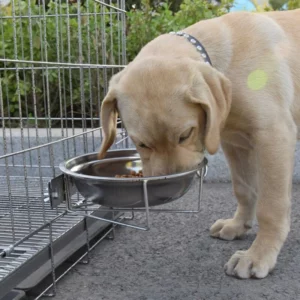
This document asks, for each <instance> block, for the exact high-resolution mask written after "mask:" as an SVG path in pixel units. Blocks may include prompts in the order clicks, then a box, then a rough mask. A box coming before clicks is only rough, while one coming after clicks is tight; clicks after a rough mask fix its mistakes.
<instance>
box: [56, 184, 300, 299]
mask: <svg viewBox="0 0 300 300" xmlns="http://www.w3.org/2000/svg"><path fill="white" fill-rule="evenodd" d="M194 194H195V188H194V189H192V190H191V192H190V193H189V195H188V196H187V197H186V198H184V199H182V200H180V201H178V202H177V203H174V204H173V205H175V206H176V207H177V205H178V206H184V207H191V206H192V204H195V201H194V197H193V196H194ZM299 202H300V186H299V185H294V188H293V210H292V229H291V232H290V235H289V237H288V240H287V242H286V244H285V246H284V248H283V251H282V252H281V254H280V256H279V259H278V264H277V267H276V269H275V270H274V271H273V273H272V274H271V275H269V276H268V277H267V278H265V279H262V280H253V279H252V280H239V279H235V278H232V277H228V276H226V275H225V273H224V271H223V265H224V264H225V263H226V262H227V260H228V259H229V258H230V256H231V255H232V254H233V253H234V252H235V251H236V250H241V249H246V248H248V247H249V246H250V244H251V242H252V241H253V239H254V237H255V232H256V230H257V227H255V228H253V229H252V230H251V231H250V232H249V233H248V235H247V236H246V237H245V238H243V239H241V240H237V241H231V242H227V241H222V240H218V239H213V238H211V237H209V233H208V230H209V227H210V225H211V224H212V223H213V222H214V221H215V220H216V219H218V218H227V217H230V216H231V215H232V213H233V212H234V209H235V199H234V198H233V195H232V191H231V185H230V184H224V183H218V184H209V183H206V184H205V185H204V194H203V200H202V203H201V212H200V213H199V214H189V215H183V214H162V213H161V214H156V215H151V216H152V219H151V230H150V231H148V232H142V231H137V230H134V229H129V228H124V227H122V228H118V229H117V231H116V237H115V240H113V241H109V240H105V241H104V242H103V243H101V244H100V245H99V246H98V247H97V248H95V249H94V250H93V252H92V254H91V263H90V264H89V265H78V266H77V267H75V269H74V270H73V271H71V273H69V274H68V275H67V276H66V277H65V278H64V279H63V280H62V281H61V282H60V283H59V285H58V291H57V292H58V294H57V296H56V298H55V299H57V300H73V299H76V300H83V299H84V300H119V299H120V300H121V299H122V300H124V299H126V300H214V299H221V300H236V299H238V300H259V299H264V300H297V299H300V284H299V279H300V269H299V265H300V251H299V246H300V233H299V229H300V205H299V204H300V203H299ZM136 221H137V222H138V223H141V222H142V221H143V218H142V216H138V217H137V220H136Z"/></svg>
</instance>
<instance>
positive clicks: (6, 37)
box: [0, 0, 122, 126]
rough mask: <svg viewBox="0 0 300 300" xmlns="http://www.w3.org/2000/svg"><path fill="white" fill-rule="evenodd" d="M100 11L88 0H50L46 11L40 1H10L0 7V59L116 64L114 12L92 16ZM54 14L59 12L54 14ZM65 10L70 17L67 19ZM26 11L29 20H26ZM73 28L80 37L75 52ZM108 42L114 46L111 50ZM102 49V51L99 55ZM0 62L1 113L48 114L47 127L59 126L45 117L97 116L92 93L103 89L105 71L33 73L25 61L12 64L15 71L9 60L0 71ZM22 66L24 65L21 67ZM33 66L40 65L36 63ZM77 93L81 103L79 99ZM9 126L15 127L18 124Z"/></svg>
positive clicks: (37, 115) (12, 115)
mask: <svg viewBox="0 0 300 300" xmlns="http://www.w3.org/2000/svg"><path fill="white" fill-rule="evenodd" d="M78 9H80V11H81V13H82V14H83V15H82V17H81V18H80V19H78V17H77V12H78ZM100 10H101V11H100ZM13 12H14V13H13ZM91 12H92V13H94V14H95V17H93V16H91V17H89V18H87V16H86V14H87V13H91ZM100 12H102V13H103V12H104V13H108V12H109V10H108V8H103V7H102V8H101V6H100V5H99V4H96V3H95V1H93V0H86V1H85V3H84V6H80V7H78V5H77V3H74V4H70V5H69V4H66V3H62V4H58V2H53V1H50V2H49V3H48V7H47V9H45V8H44V6H43V5H36V1H35V0H34V1H33V0H31V1H27V0H26V1H15V6H14V7H12V6H11V5H10V6H7V7H5V8H1V10H0V57H1V58H9V59H19V60H20V59H22V60H33V61H46V60H47V61H49V62H71V63H90V64H103V63H105V64H122V62H121V61H119V60H118V57H119V49H118V47H117V39H118V38H119V35H120V34H119V33H120V29H119V21H118V16H117V14H114V15H109V14H105V17H104V18H101V20H100V18H99V17H96V14H97V13H100ZM43 14H45V17H43ZM56 14H59V15H62V16H61V17H55V15H56ZM68 14H70V15H73V16H71V17H70V18H67V17H66V15H68ZM29 15H31V16H32V18H29V17H28V16H29ZM41 15H42V16H41ZM1 16H2V18H1ZM12 16H16V17H15V18H12ZM20 16H23V17H22V18H20ZM110 25H111V26H110ZM79 26H80V27H79ZM79 28H81V39H82V43H81V45H82V46H81V52H80V42H79V34H78V32H79ZM30 29H31V31H30ZM68 32H69V34H68ZM103 34H104V35H105V38H106V43H105V45H104V44H103V42H102V36H103ZM68 36H69V38H68ZM15 45H17V47H16V46H15ZM111 45H115V46H116V47H113V48H112V47H111ZM31 49H32V50H33V51H31ZM103 53H105V54H106V55H105V56H103V55H102V54H103ZM4 66H5V67H6V68H7V70H5V71H3V70H1V71H0V80H1V82H2V90H3V91H2V92H3V102H4V103H3V104H4V116H6V117H7V116H9V117H20V116H22V117H26V116H29V117H30V116H31V117H32V116H34V117H39V118H48V119H49V122H51V126H58V125H59V124H61V123H60V121H53V120H51V119H54V118H62V117H78V118H81V117H82V112H83V111H84V112H86V116H87V117H98V116H99V106H100V105H99V104H100V103H98V102H97V100H96V98H97V94H98V91H99V90H100V91H101V90H103V89H105V88H106V85H107V83H106V80H105V79H104V78H105V77H107V78H109V77H110V76H111V74H112V70H110V69H107V70H100V71H99V70H96V69H95V68H91V69H84V70H83V71H82V73H80V70H79V69H72V71H70V70H69V69H66V68H65V69H63V68H60V69H59V68H57V67H54V68H53V67H52V68H51V66H50V67H49V68H48V70H45V68H39V69H35V71H34V72H33V71H32V70H30V67H31V65H30V64H24V65H22V64H18V67H19V70H18V71H16V70H14V69H13V68H15V67H16V64H15V63H13V62H12V63H10V62H6V63H5V64H4V63H3V62H0V68H2V69H3V68H4ZM22 66H23V67H27V69H25V70H24V69H22V68H21V67H22ZM35 67H41V65H38V64H36V65H35ZM33 75H34V81H33V80H32V76H33ZM33 82H34V84H33ZM47 91H48V92H47ZM82 92H83V93H82ZM19 95H20V96H19ZM82 96H84V100H85V101H84V103H82V101H81V100H82V99H83V97H82ZM102 96H103V95H101V97H102ZM34 99H36V111H37V112H36V113H35V104H34ZM49 122H48V123H45V122H41V123H40V124H39V125H40V126H49ZM31 123H32V122H31ZM9 125H10V126H13V125H15V126H20V124H19V122H13V123H10V124H9ZM27 125H30V124H27ZM61 125H62V124H61ZM66 125H67V124H66ZM89 125H91V124H89ZM95 125H96V124H95ZM97 125H98V124H97ZM77 126H82V122H81V121H80V122H77Z"/></svg>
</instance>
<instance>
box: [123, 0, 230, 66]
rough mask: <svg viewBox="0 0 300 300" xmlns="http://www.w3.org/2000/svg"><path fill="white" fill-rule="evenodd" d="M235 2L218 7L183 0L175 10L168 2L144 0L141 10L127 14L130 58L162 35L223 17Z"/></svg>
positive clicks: (202, 0) (194, 0) (134, 10)
mask: <svg viewBox="0 0 300 300" xmlns="http://www.w3.org/2000/svg"><path fill="white" fill-rule="evenodd" d="M232 3H233V0H223V1H222V2H221V4H220V5H219V6H215V5H211V4H210V3H209V2H207V1H205V0H183V1H182V3H181V5H180V9H179V11H178V12H176V13H173V11H172V10H171V9H170V4H169V3H167V2H161V3H159V4H158V5H156V6H151V5H150V0H142V3H141V9H132V10H131V11H129V12H128V14H127V22H128V35H127V53H128V60H132V59H133V58H134V57H135V56H136V55H137V53H138V52H139V51H140V49H141V48H142V47H143V46H144V45H145V44H146V43H148V42H149V41H151V40H152V39H153V38H155V37H157V36H158V35H160V34H162V33H167V32H170V31H173V30H179V29H182V28H184V27H187V26H189V25H192V24H193V23H196V22H198V21H200V20H203V19H210V18H213V17H217V16H221V15H223V14H225V13H227V12H228V11H229V9H230V7H231V6H232Z"/></svg>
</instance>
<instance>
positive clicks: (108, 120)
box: [98, 90, 118, 159]
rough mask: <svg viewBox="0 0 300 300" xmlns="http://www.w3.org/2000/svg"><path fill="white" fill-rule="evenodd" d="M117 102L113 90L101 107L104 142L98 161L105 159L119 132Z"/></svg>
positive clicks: (109, 92)
mask: <svg viewBox="0 0 300 300" xmlns="http://www.w3.org/2000/svg"><path fill="white" fill-rule="evenodd" d="M116 102H117V100H116V98H115V93H114V91H113V90H110V91H108V93H107V95H106V97H105V98H104V100H103V102H102V105H101V117H100V118H101V126H102V133H103V140H102V143H101V147H100V150H99V153H98V159H102V158H104V157H105V154H106V151H107V150H108V149H109V148H110V146H111V145H112V144H113V142H114V140H115V138H116V132H117V118H118V113H117V107H116V104H117V103H116Z"/></svg>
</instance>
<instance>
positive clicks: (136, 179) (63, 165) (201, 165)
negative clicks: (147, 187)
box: [59, 148, 208, 182]
mask: <svg viewBox="0 0 300 300" xmlns="http://www.w3.org/2000/svg"><path fill="white" fill-rule="evenodd" d="M126 150H129V151H132V150H134V151H136V149H135V148H126V149H114V150H109V151H107V152H121V151H126ZM136 153H137V154H138V152H137V151H136ZM95 154H98V152H92V153H85V154H83V155H79V156H76V157H73V158H70V159H68V160H66V161H64V162H62V163H60V164H59V169H60V170H61V171H62V172H63V173H64V174H66V175H68V176H71V177H75V178H78V179H89V180H93V181H106V182H108V181H111V182H144V181H154V180H167V179H174V178H180V177H184V176H186V175H189V174H192V173H196V172H197V171H199V170H201V169H203V168H204V167H205V166H206V165H207V163H208V160H207V158H206V157H204V158H203V160H202V161H201V162H200V163H199V164H198V165H197V167H196V168H194V169H192V170H190V171H186V172H180V173H174V174H170V175H162V176H148V177H133V178H118V177H106V176H91V175H83V174H80V173H76V172H73V171H71V170H70V169H68V168H67V167H66V165H67V164H68V162H70V161H72V160H75V159H78V158H80V157H84V156H89V155H95ZM129 157H131V158H134V159H136V160H141V157H140V156H138V157H132V156H130V155H129V156H123V157H122V156H121V157H112V158H104V159H101V160H99V161H114V160H120V159H121V158H129Z"/></svg>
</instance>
